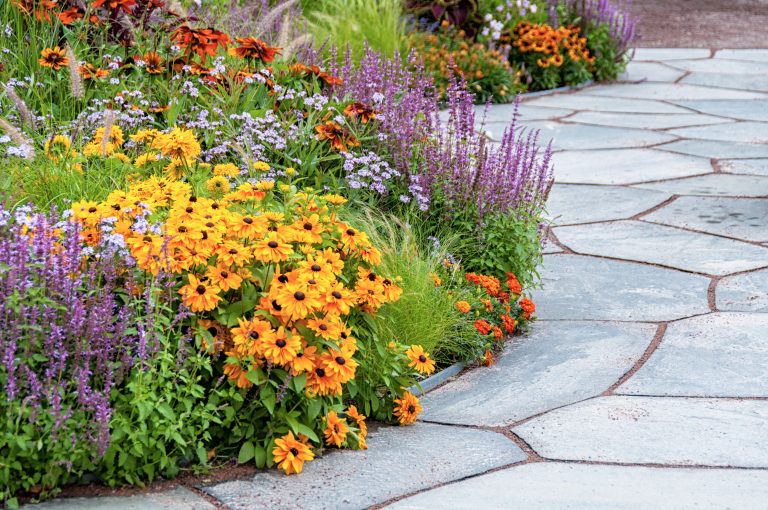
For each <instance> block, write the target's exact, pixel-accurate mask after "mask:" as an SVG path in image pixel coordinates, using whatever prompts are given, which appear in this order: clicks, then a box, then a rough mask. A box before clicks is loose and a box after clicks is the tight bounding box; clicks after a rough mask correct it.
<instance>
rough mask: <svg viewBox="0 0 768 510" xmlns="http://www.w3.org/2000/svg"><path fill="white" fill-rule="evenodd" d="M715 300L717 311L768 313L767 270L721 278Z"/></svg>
mask: <svg viewBox="0 0 768 510" xmlns="http://www.w3.org/2000/svg"><path fill="white" fill-rule="evenodd" d="M716 299H717V300H716V303H717V308H718V309H719V310H733V311H739V312H768V270H764V271H755V272H754V273H748V274H740V275H735V276H729V277H727V278H723V279H722V280H720V282H719V283H718V284H717V292H716Z"/></svg>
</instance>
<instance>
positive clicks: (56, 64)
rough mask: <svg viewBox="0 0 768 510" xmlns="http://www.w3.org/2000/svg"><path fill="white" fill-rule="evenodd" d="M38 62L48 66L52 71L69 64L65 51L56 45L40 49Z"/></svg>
mask: <svg viewBox="0 0 768 510" xmlns="http://www.w3.org/2000/svg"><path fill="white" fill-rule="evenodd" d="M38 62H39V63H40V65H41V66H43V67H50V68H51V69H53V70H54V71H58V70H59V69H61V68H62V67H66V66H68V65H69V59H68V58H67V56H66V53H65V52H64V50H62V49H61V48H59V47H58V46H56V47H54V48H45V49H44V50H43V51H41V52H40V59H39V60H38Z"/></svg>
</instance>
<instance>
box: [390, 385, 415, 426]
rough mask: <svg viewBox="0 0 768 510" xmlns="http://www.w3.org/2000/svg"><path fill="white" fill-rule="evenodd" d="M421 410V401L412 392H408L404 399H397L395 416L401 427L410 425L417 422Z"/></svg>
mask: <svg viewBox="0 0 768 510" xmlns="http://www.w3.org/2000/svg"><path fill="white" fill-rule="evenodd" d="M421 409H422V408H421V404H420V403H419V399H418V398H416V396H415V395H413V393H411V392H410V391H406V392H405V393H403V396H402V397H400V398H398V399H395V410H394V414H395V416H396V417H397V420H398V421H399V422H400V425H410V424H411V423H413V422H415V421H416V418H417V417H418V416H419V413H420V412H421Z"/></svg>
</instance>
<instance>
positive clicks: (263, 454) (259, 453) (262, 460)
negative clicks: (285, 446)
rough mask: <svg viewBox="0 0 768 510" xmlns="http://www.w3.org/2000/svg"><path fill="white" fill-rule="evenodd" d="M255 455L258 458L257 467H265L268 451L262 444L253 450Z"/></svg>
mask: <svg viewBox="0 0 768 510" xmlns="http://www.w3.org/2000/svg"><path fill="white" fill-rule="evenodd" d="M253 454H254V455H253V457H254V459H255V460H256V467H258V468H263V467H264V466H265V465H266V464H267V451H266V450H265V449H264V447H262V446H257V447H256V448H255V449H254V450H253Z"/></svg>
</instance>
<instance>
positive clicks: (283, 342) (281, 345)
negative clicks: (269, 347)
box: [275, 338, 285, 349]
mask: <svg viewBox="0 0 768 510" xmlns="http://www.w3.org/2000/svg"><path fill="white" fill-rule="evenodd" d="M275 345H276V346H278V347H280V348H281V349H282V348H283V347H285V340H283V339H282V338H281V339H279V340H278V341H277V342H275Z"/></svg>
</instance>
